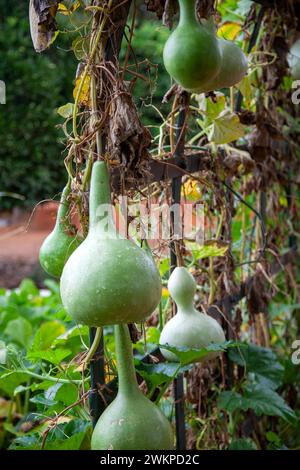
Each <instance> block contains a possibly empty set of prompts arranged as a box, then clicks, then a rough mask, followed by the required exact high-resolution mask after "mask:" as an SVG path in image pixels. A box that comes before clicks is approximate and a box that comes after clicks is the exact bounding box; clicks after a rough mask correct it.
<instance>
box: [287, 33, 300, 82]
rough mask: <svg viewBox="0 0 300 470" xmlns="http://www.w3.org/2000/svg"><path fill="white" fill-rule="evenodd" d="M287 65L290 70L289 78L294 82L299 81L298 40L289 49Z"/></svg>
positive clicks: (299, 56) (299, 53)
mask: <svg viewBox="0 0 300 470" xmlns="http://www.w3.org/2000/svg"><path fill="white" fill-rule="evenodd" d="M288 63H289V66H290V70H291V77H292V78H293V79H294V80H300V39H298V40H297V41H296V42H295V43H294V44H293V45H292V47H291V48H290V52H289V54H288Z"/></svg>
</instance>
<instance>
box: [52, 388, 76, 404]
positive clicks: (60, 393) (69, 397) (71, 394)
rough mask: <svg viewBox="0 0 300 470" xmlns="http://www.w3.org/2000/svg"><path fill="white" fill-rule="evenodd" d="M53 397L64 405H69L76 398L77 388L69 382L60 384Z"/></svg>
mask: <svg viewBox="0 0 300 470" xmlns="http://www.w3.org/2000/svg"><path fill="white" fill-rule="evenodd" d="M55 399H56V400H58V401H60V402H62V403H64V405H66V406H70V405H72V404H73V403H75V402H76V401H77V400H78V389H77V387H76V386H75V385H72V384H71V383H70V384H62V386H61V387H59V388H58V390H57V392H56V395H55Z"/></svg>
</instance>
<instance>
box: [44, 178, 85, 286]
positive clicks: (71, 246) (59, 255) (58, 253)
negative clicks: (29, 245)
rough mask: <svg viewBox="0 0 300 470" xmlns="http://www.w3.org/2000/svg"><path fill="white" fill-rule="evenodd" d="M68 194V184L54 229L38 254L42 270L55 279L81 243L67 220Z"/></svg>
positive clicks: (63, 193)
mask: <svg viewBox="0 0 300 470" xmlns="http://www.w3.org/2000/svg"><path fill="white" fill-rule="evenodd" d="M70 192H71V187H70V183H68V184H67V186H66V187H65V188H64V190H63V192H62V196H61V200H60V204H59V208H58V211H57V217H56V223H55V227H54V229H53V231H52V232H51V233H50V234H49V235H48V236H47V238H46V239H45V240H44V242H43V244H42V246H41V248H40V252H39V259H40V264H41V266H42V268H43V269H44V270H45V271H46V273H48V274H50V275H51V276H54V277H57V278H59V277H60V276H61V273H62V271H63V268H64V265H65V263H66V261H67V260H68V258H69V257H70V256H71V254H72V253H73V251H74V250H76V248H77V247H78V246H79V245H80V243H81V241H82V240H81V238H80V236H79V235H78V234H76V233H75V230H74V227H73V226H72V225H71V224H70V222H69V218H68V212H69V203H68V196H69V194H70Z"/></svg>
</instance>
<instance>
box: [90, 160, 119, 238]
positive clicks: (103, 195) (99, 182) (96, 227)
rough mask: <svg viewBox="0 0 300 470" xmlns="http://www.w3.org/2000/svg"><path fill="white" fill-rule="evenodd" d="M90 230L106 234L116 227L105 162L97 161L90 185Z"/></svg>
mask: <svg viewBox="0 0 300 470" xmlns="http://www.w3.org/2000/svg"><path fill="white" fill-rule="evenodd" d="M89 216H90V220H89V232H94V231H97V232H98V234H99V233H103V234H104V233H105V234H106V235H107V234H109V233H111V232H112V228H113V227H114V222H113V217H112V206H111V199H110V184H109V173H108V169H107V166H106V164H105V163H104V162H95V163H94V165H93V169H92V178H91V187H90V209H89Z"/></svg>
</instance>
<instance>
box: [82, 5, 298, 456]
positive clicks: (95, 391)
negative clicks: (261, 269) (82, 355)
mask: <svg viewBox="0 0 300 470" xmlns="http://www.w3.org/2000/svg"><path fill="white" fill-rule="evenodd" d="M256 3H259V4H261V5H262V6H261V8H260V10H259V13H258V17H257V23H256V25H255V27H254V29H253V32H252V35H251V38H250V41H249V46H248V52H250V51H251V50H252V48H253V46H254V45H255V43H256V40H257V37H258V33H259V29H260V25H261V22H262V19H263V16H264V14H265V11H266V9H267V8H268V7H270V6H271V5H272V2H270V1H268V0H257V2H256ZM130 6H131V0H128V1H127V3H126V15H128V13H129V10H130ZM126 21H127V16H126V17H125V16H124V18H122V21H121V23H122V24H121V25H119V27H118V29H117V31H116V33H115V34H114V35H113V36H112V37H109V39H108V43H107V46H106V51H105V59H106V60H107V61H113V60H115V59H116V55H115V52H116V51H119V50H120V45H121V41H122V37H123V32H124V27H125V24H126ZM188 103H189V95H188V93H183V94H182V95H181V105H180V111H179V116H178V121H177V124H176V129H177V131H176V147H175V152H174V155H173V156H172V157H169V158H167V159H165V160H163V161H158V160H155V159H150V160H149V169H150V175H149V178H148V181H147V183H148V184H149V183H151V182H162V181H164V182H166V181H169V182H170V183H171V190H172V204H173V203H180V198H181V184H182V177H183V176H184V175H193V174H195V173H197V172H199V171H201V170H204V169H208V168H209V167H210V165H211V158H210V155H209V153H208V152H207V150H203V151H201V150H200V151H199V152H197V153H194V154H192V155H189V156H188V157H186V156H185V127H186V120H187V116H188ZM241 104H242V95H241V93H238V95H237V99H236V105H235V110H236V112H239V111H240V109H241ZM111 180H112V188H113V190H114V191H115V192H116V193H118V192H119V191H120V186H121V183H120V182H121V175H120V173H119V170H118V168H116V169H113V171H112V175H111ZM137 183H138V185H140V186H141V187H143V186H145V182H144V181H143V180H141V181H138V182H136V181H135V183H134V187H135V188H136V186H137ZM125 184H126V182H125ZM224 185H225V187H226V188H227V195H228V197H230V196H233V197H237V198H238V199H239V200H240V201H242V202H243V203H245V204H246V205H247V203H246V201H244V200H243V198H242V197H241V196H240V195H239V194H237V193H236V192H235V191H234V190H233V189H232V188H231V187H230V186H229V185H228V184H227V183H226V181H224ZM126 189H130V185H128V184H127V185H126ZM260 207H261V210H260V213H259V212H256V216H257V217H258V218H259V219H260V222H261V227H262V232H263V237H265V232H264V230H265V229H264V222H265V210H264V207H265V193H262V194H261V205H260ZM251 209H253V208H251ZM171 217H172V215H171ZM289 245H290V250H289V252H287V253H285V254H284V255H283V256H281V257H280V259H277V260H275V262H274V263H273V264H272V265H271V269H270V273H271V275H275V274H277V273H278V272H279V271H280V270H281V269H283V267H284V266H286V265H287V264H289V263H291V262H293V261H294V260H295V256H297V245H296V240H295V238H294V237H290V240H289ZM176 265H177V257H176V250H175V242H174V241H172V242H171V243H170V271H171V272H172V270H173V269H174V268H175V267H176ZM256 276H257V274H254V275H253V276H251V277H249V278H248V279H246V280H245V281H244V282H243V283H242V284H241V285H240V286H239V288H238V290H237V292H236V293H235V294H234V295H227V296H224V297H223V298H221V299H219V300H217V301H216V302H214V305H211V306H210V307H209V308H208V313H209V314H211V315H212V316H214V317H215V318H218V319H221V315H220V311H221V312H223V313H224V314H225V316H226V318H227V319H229V320H230V318H231V316H232V309H233V307H234V306H235V305H236V304H237V303H238V302H239V301H240V300H242V299H243V298H246V297H247V296H248V295H249V293H251V288H252V285H253V283H254V282H255V278H256ZM94 336H95V329H94V328H92V329H91V330H90V342H91V344H92V343H93V340H94ZM227 337H228V338H229V339H230V338H231V337H232V332H231V330H230V329H229V328H228V330H227ZM153 356H156V357H157V358H159V360H163V358H162V356H161V354H160V352H159V349H156V350H154V351H151V353H150V354H147V355H146V356H145V357H144V358H143V361H144V362H150V361H151V360H152V357H153ZM227 362H228V370H227V376H228V378H227V386H230V385H231V384H232V374H233V370H232V366H231V365H230V361H229V359H228V358H227ZM90 372H91V390H90V395H89V400H90V413H91V418H92V422H93V425H95V423H96V422H97V420H98V418H99V416H100V415H101V413H102V412H103V410H104V409H105V406H106V404H107V403H109V402H110V401H112V399H113V398H114V397H115V395H116V393H117V380H116V379H115V380H113V381H112V382H110V383H108V384H106V383H105V372H104V353H103V340H102V341H101V342H100V344H99V346H98V349H97V351H96V352H95V355H94V359H93V360H92V361H91V364H90ZM173 395H174V401H175V422H176V442H177V449H178V450H184V449H185V448H186V437H185V413H184V383H183V375H182V374H180V375H178V376H177V378H175V379H174V384H173Z"/></svg>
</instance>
